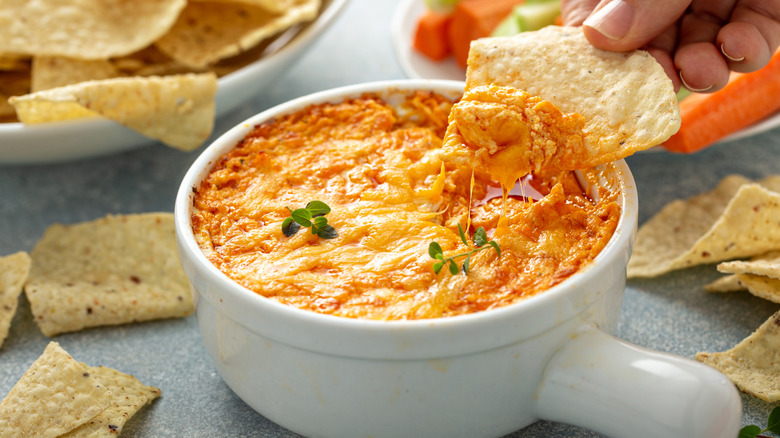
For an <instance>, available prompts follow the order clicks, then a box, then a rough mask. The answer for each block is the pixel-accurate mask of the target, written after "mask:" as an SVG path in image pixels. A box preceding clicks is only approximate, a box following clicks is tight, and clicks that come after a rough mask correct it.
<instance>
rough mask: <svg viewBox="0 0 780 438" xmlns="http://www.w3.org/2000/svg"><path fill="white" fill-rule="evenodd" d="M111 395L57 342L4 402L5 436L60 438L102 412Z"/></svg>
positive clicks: (0, 414)
mask: <svg viewBox="0 0 780 438" xmlns="http://www.w3.org/2000/svg"><path fill="white" fill-rule="evenodd" d="M110 396H111V393H110V392H109V391H108V389H106V387H105V386H103V384H101V383H100V382H99V381H98V380H97V379H96V378H95V377H94V376H93V375H91V374H90V373H89V372H88V371H87V370H86V369H85V368H84V367H83V366H82V365H81V364H80V363H78V362H76V360H74V359H73V358H72V357H70V355H69V354H68V353H67V352H65V350H63V349H62V348H61V347H60V346H59V344H57V343H56V342H50V343H49V345H48V346H47V347H46V350H45V351H44V352H43V354H42V355H41V356H40V357H39V358H38V359H37V360H36V361H35V362H33V364H32V365H31V366H30V368H29V369H28V370H27V372H25V373H24V375H23V376H22V378H21V379H20V380H19V381H18V382H17V383H16V385H14V387H13V388H11V391H10V392H9V393H8V395H6V397H5V399H3V401H2V402H0V431H3V432H4V433H3V436H9V437H11V436H14V437H25V436H27V437H33V436H34V437H40V438H48V437H52V438H53V437H58V436H60V435H62V434H63V433H66V432H68V431H70V430H73V429H74V428H76V427H78V426H80V425H82V424H84V423H86V422H87V421H89V420H90V419H92V418H94V417H95V416H96V415H98V414H99V413H100V412H102V411H103V410H104V409H106V407H107V406H108V403H109V398H110Z"/></svg>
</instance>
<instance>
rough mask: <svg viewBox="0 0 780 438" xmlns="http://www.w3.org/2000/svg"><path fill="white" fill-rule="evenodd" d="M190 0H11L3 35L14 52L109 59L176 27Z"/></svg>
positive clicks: (1, 23) (1, 21)
mask: <svg viewBox="0 0 780 438" xmlns="http://www.w3.org/2000/svg"><path fill="white" fill-rule="evenodd" d="M186 3H187V2H186V1H185V0H134V1H130V2H129V1H125V0H106V1H100V2H95V1H91V0H71V1H69V2H68V4H67V7H64V5H63V2H62V1H59V0H37V1H26V0H6V1H3V2H0V41H3V51H4V52H6V53H9V54H28V55H36V56H67V57H70V58H78V59H106V58H109V57H112V56H122V55H126V54H128V53H132V52H134V51H136V50H139V49H141V48H143V47H146V46H148V45H150V44H151V43H152V42H153V41H155V40H157V39H158V38H159V37H161V36H162V35H163V34H165V32H167V31H168V29H170V27H171V26H172V25H173V23H174V22H175V21H176V18H177V17H178V15H179V13H180V12H181V10H182V8H184V6H185V5H186Z"/></svg>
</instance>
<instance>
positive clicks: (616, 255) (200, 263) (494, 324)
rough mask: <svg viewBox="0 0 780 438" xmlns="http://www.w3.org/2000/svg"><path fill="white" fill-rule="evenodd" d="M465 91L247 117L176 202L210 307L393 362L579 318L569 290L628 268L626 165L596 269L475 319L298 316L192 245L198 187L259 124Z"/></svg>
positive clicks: (212, 151) (191, 175) (400, 83)
mask: <svg viewBox="0 0 780 438" xmlns="http://www.w3.org/2000/svg"><path fill="white" fill-rule="evenodd" d="M463 86H464V83H463V82H460V81H449V80H430V79H403V80H392V81H379V82H368V83H362V84H356V85H350V86H345V87H339V88H334V89H331V90H326V91H321V92H317V93H313V94H310V95H307V96H302V97H300V98H297V99H294V100H291V101H288V102H286V103H283V104H280V105H278V106H275V107H273V108H270V109H268V110H266V111H263V112H261V113H259V114H257V115H255V116H253V117H250V118H249V119H247V120H245V121H244V122H242V123H239V124H238V125H236V126H235V127H233V128H232V129H230V130H229V131H227V132H226V133H225V134H223V135H222V136H220V137H219V138H218V139H216V140H215V141H214V142H213V143H212V144H211V145H209V146H208V147H207V148H206V149H205V150H204V151H203V152H202V153H201V155H200V156H199V157H198V158H197V159H196V160H195V161H194V162H193V164H192V165H191V167H190V169H189V170H188V171H187V173H186V175H185V176H184V178H183V180H182V183H181V185H180V187H179V190H178V193H177V196H176V201H175V212H174V215H175V223H176V234H177V239H178V241H179V242H178V244H179V249H180V252H181V254H180V256H181V257H182V258H183V262H185V260H186V262H185V263H184V264H185V268H186V265H187V263H188V262H191V263H192V266H193V267H194V269H196V270H197V273H196V274H197V275H198V277H199V278H201V279H203V280H204V281H206V282H208V283H209V285H210V288H209V290H210V292H213V291H214V290H218V291H219V293H220V295H221V297H220V299H219V300H218V301H219V303H218V304H217V303H214V302H212V304H214V305H218V306H219V307H220V309H221V310H226V309H227V308H230V310H231V311H235V312H238V313H242V312H243V313H249V314H251V315H254V314H257V315H258V317H257V318H253V317H241V316H236V314H232V315H231V317H235V318H236V319H237V322H238V323H239V324H241V325H243V326H245V327H246V328H248V329H249V330H250V331H253V332H258V331H262V330H259V329H258V328H257V327H256V326H255V324H260V325H264V326H283V327H292V326H296V325H299V326H301V330H294V331H293V330H290V331H289V332H285V333H282V334H279V333H270V334H269V333H263V335H264V336H268V337H271V338H274V339H276V340H278V341H281V342H285V343H289V344H292V345H296V346H299V347H301V348H310V349H314V350H320V351H322V352H326V353H330V354H342V355H353V356H356V357H375V356H385V355H386V354H387V352H386V351H384V350H386V349H384V350H383V349H382V348H380V347H377V348H373V347H372V345H371V344H366V345H364V347H365V348H364V349H363V351H361V352H360V353H357V352H355V351H354V350H355V348H354V346H350V345H349V344H350V343H352V342H355V341H356V338H355V335H356V334H358V336H366V337H367V339H371V342H376V341H378V340H379V341H380V342H381V340H382V339H388V340H389V341H391V342H395V343H396V344H398V347H399V348H401V349H403V350H404V351H403V352H398V351H396V352H395V353H394V354H392V355H391V357H393V358H411V357H418V356H419V355H423V356H428V355H429V353H430V352H429V351H424V350H425V349H426V348H428V347H420V348H416V347H415V346H414V345H408V344H409V343H412V344H419V345H420V346H422V345H425V344H426V343H428V344H430V343H432V342H433V343H435V342H440V337H441V334H442V333H447V336H448V337H451V338H452V341H451V345H450V346H449V347H448V348H447V349H448V351H450V352H451V353H452V354H453V355H454V354H462V353H464V352H473V351H475V347H474V345H475V342H477V343H478V344H479V345H480V348H479V349H480V350H482V349H490V348H495V347H498V346H501V345H505V344H507V343H510V342H515V341H517V340H518V339H517V338H518V333H517V331H518V330H521V331H522V330H524V327H528V326H533V327H535V329H534V330H533V331H532V332H529V333H527V335H523V336H526V337H531V336H533V335H535V334H537V333H540V332H541V331H544V330H546V329H548V328H551V327H553V326H555V325H558V324H560V323H562V322H564V321H566V320H568V319H569V318H571V317H573V316H576V314H577V313H578V312H574V313H573V314H566V315H562V314H561V305H562V304H561V303H562V302H564V301H567V300H568V301H572V300H575V301H576V303H573V304H571V305H572V306H573V307H575V308H577V309H585V308H587V305H588V304H590V303H582V297H581V296H579V295H577V296H571V295H576V294H574V293H573V292H572V290H573V289H575V288H572V287H571V286H572V285H574V284H575V283H576V282H586V283H587V282H592V281H595V278H596V277H597V276H598V275H600V274H602V273H603V271H605V270H606V269H621V270H623V271H624V270H625V261H627V259H628V254H627V253H626V251H630V248H631V245H632V242H633V237H634V234H635V231H636V220H637V211H638V199H637V193H636V188H635V183H634V179H633V176H632V175H631V172H630V170H629V168H628V165H627V164H626V162H625V161H624V160H619V161H616V162H614V163H612V166H614V170H615V174H616V175H618V176H619V178H618V185H619V188H620V190H621V192H622V193H623V195H624V196H622V197H621V198H622V199H621V202H620V207H621V217H620V219H619V221H618V225H617V228H616V230H615V233H614V235H613V237H612V238H611V239H610V241H609V242H608V243H607V245H606V246H605V247H604V248H603V249H602V251H601V253H599V254H598V256H597V257H596V258H595V260H594V261H593V263H591V265H590V266H588V267H586V268H585V269H583V270H581V271H579V272H577V273H575V274H574V275H572V276H571V277H569V278H568V279H566V280H564V281H563V282H561V283H560V284H558V285H556V286H553V287H552V288H550V289H548V290H546V291H544V292H541V293H539V294H537V295H534V296H532V297H529V298H527V299H525V300H523V301H521V302H518V303H515V304H511V305H508V306H504V307H501V308H497V309H491V310H486V311H482V312H475V313H472V314H466V315H458V316H452V317H445V318H435V319H420V320H392V321H377V320H366V319H353V318H345V317H339V316H333V315H327V314H320V313H317V312H312V311H307V310H303V309H298V308H295V307H293V306H288V305H285V304H281V303H279V302H276V301H274V300H271V299H269V298H266V297H264V296H262V295H260V294H257V293H256V292H253V291H251V290H249V289H247V288H244V287H243V286H240V285H239V284H237V283H235V282H233V280H231V279H230V278H229V277H228V276H227V275H225V274H224V273H223V272H221V271H220V270H219V269H218V268H217V267H216V266H214V265H213V264H211V262H209V261H208V259H207V258H206V256H205V255H204V254H203V252H202V251H201V250H200V248H199V246H198V244H197V243H196V242H195V239H194V236H193V233H192V227H191V221H190V211H191V210H190V209H191V205H192V196H193V188H194V187H197V186H198V185H199V184H200V182H201V180H202V179H203V178H204V177H205V175H206V174H207V173H208V172H209V171H210V169H211V168H212V166H213V165H214V163H216V161H217V160H218V159H219V158H220V157H221V156H222V155H224V154H225V153H226V152H227V151H229V150H230V149H232V148H233V147H235V145H236V144H237V143H238V142H239V141H240V140H241V139H243V138H244V137H245V136H246V134H247V133H249V131H251V130H252V128H253V127H254V126H256V125H257V124H259V123H261V122H262V121H266V120H271V119H273V118H275V117H278V116H280V115H283V114H287V113H289V112H292V111H296V110H298V109H301V108H303V107H305V106H308V105H311V104H314V103H321V102H337V101H340V100H342V99H344V98H345V97H349V96H358V95H360V94H362V93H365V92H380V93H381V92H385V91H401V92H403V91H411V90H432V91H435V92H439V93H443V94H445V95H447V94H449V95H459V94H462V92H463ZM615 263H618V264H619V266H617V267H615V266H616V265H615ZM623 275H624V274H623ZM188 276H190V278H191V279H192V275H191V273H189V272H188ZM223 298H224V300H223ZM206 299H208V297H206ZM592 299H595V298H592ZM556 312H557V313H556ZM564 313H565V312H564ZM521 314H522V315H521ZM521 316H522V317H521ZM556 318H557V319H556ZM529 320H530V321H529ZM498 327H504V328H509V329H512V330H513V331H514V332H513V333H504V332H503V330H500V329H497V328H498ZM485 328H489V330H488V331H486V330H484V329H485ZM323 330H325V332H323ZM313 333H318V334H323V336H320V337H321V338H322V337H327V338H328V339H330V341H328V342H326V343H325V344H322V345H320V344H321V341H314V342H313V341H312V340H311V339H310V338H311V337H312V334H313ZM485 336H488V337H489V339H485ZM341 347H343V348H341ZM341 350H343V351H341ZM380 350H381V351H380Z"/></svg>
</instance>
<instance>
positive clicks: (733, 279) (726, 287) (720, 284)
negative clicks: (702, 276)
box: [704, 275, 745, 293]
mask: <svg viewBox="0 0 780 438" xmlns="http://www.w3.org/2000/svg"><path fill="white" fill-rule="evenodd" d="M704 290H706V291H707V292H721V293H725V292H737V291H741V290H745V286H743V285H742V284H741V283H740V282H739V280H738V279H737V276H736V275H726V276H724V277H721V278H719V279H717V280H715V281H713V282H712V283H709V284H705V285H704Z"/></svg>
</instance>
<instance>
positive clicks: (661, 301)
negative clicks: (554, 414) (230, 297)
mask: <svg viewBox="0 0 780 438" xmlns="http://www.w3.org/2000/svg"><path fill="white" fill-rule="evenodd" d="M395 6H396V4H395V2H394V1H392V0H382V1H377V0H374V1H370V2H369V1H365V0H353V1H352V2H351V3H350V4H349V5H348V7H347V9H346V10H345V11H344V13H343V14H342V15H341V16H340V17H339V19H338V20H337V22H336V23H335V25H334V26H333V28H331V29H329V30H328V31H327V33H326V34H325V35H324V36H323V38H321V39H320V40H319V41H318V42H317V43H316V44H315V45H314V46H313V47H312V49H311V50H310V51H309V52H308V53H307V54H306V55H305V56H303V57H302V58H301V59H300V60H299V62H298V63H297V64H296V65H295V66H294V67H293V68H292V69H291V70H290V71H289V72H288V73H287V74H285V75H284V76H283V77H280V78H279V80H278V81H277V83H276V84H275V85H274V86H273V87H270V88H269V89H267V90H257V91H258V95H257V97H255V98H253V99H252V100H251V101H250V103H248V104H246V105H243V106H242V107H240V108H239V109H237V110H236V111H234V112H233V113H231V114H228V115H226V116H224V117H223V118H221V119H220V120H219V121H218V123H217V127H216V132H215V134H214V135H215V136H216V135H218V134H219V133H221V132H224V131H225V130H226V129H227V128H229V127H230V126H232V125H234V124H236V123H238V122H240V121H241V120H244V119H245V118H247V117H249V116H250V115H252V114H254V113H257V112H259V111H261V110H263V109H266V108H269V107H271V106H273V105H275V104H278V103H281V102H284V101H286V100H289V99H290V98H294V97H298V96H301V95H304V94H308V93H311V92H314V91H319V90H323V89H327V88H332V87H336V86H341V85H348V84H353V83H358V82H366V81H374V80H384V79H398V78H402V77H404V75H403V73H402V72H401V70H400V68H399V66H398V64H397V63H396V61H395V58H394V55H393V50H392V45H391V41H390V21H391V17H392V14H393V11H394V9H395ZM0 141H1V140H0ZM2 147H8V145H2ZM14 147H24V145H15V146H14ZM197 154H198V151H195V152H191V153H183V152H179V151H175V150H172V149H169V148H166V147H163V146H161V145H152V146H148V147H143V148H140V149H137V150H134V151H131V152H127V153H122V154H118V155H113V156H108V157H100V158H95V159H87V160H81V161H78V162H71V163H60V164H51V165H27V166H4V167H3V166H0V255H5V254H10V253H12V252H16V251H20V250H25V251H29V250H31V249H32V247H33V245H34V244H35V242H36V241H37V240H38V239H39V238H40V236H41V235H42V233H43V231H44V229H45V228H46V227H47V226H48V225H50V224H51V223H53V222H64V223H72V222H77V221H83V220H89V219H93V218H96V217H100V216H103V215H105V214H107V213H132V212H147V211H172V209H173V200H174V196H175V193H176V190H177V188H178V182H179V180H180V178H181V177H182V176H183V175H184V172H185V171H186V169H187V168H188V166H189V165H190V163H191V162H192V161H193V160H194V159H195V157H196V156H197ZM778 157H780V130H775V131H771V132H768V133H764V134H761V135H758V136H754V137H751V138H749V139H745V140H742V141H739V142H734V143H724V144H720V145H717V146H714V147H712V148H709V149H707V150H705V151H703V152H701V153H698V154H696V155H693V156H679V155H672V154H668V153H665V152H658V153H653V152H651V153H643V154H640V155H636V156H634V157H630V158H629V159H628V162H629V165H630V167H631V169H632V171H633V173H634V177H635V178H636V181H637V187H638V190H639V198H640V217H639V220H640V223H642V222H644V221H645V220H647V219H648V218H649V217H650V216H651V215H652V214H653V213H655V212H657V211H658V210H659V209H660V208H661V207H662V206H663V205H664V204H665V203H666V202H668V201H670V200H671V199H674V198H679V197H687V196H691V195H693V194H697V193H700V192H702V191H705V190H709V189H710V188H712V187H713V186H714V185H715V184H716V183H717V182H718V181H719V180H720V179H721V178H722V177H723V176H725V175H727V174H729V173H740V174H743V175H745V176H748V177H761V176H764V175H768V174H772V173H780V159H779V158H778ZM717 276H718V274H717V272H716V271H715V268H714V266H701V267H696V268H692V269H687V270H683V271H679V272H675V273H671V274H669V275H665V276H663V277H660V278H656V279H649V280H641V281H630V282H629V284H628V287H627V290H626V294H625V300H624V304H623V313H622V316H621V318H620V322H619V326H618V331H617V335H618V336H619V337H621V338H623V339H626V340H628V341H630V342H632V343H635V344H637V345H641V346H645V347H649V348H652V349H656V350H661V351H666V352H671V353H674V354H678V355H681V356H684V357H688V358H691V357H693V355H694V354H695V353H696V352H697V351H721V350H724V349H728V348H730V347H731V346H733V345H734V344H736V343H737V342H739V341H740V340H741V339H743V338H744V337H745V336H747V335H748V334H750V333H751V332H752V331H753V330H754V329H755V328H757V327H758V326H759V325H760V324H761V323H762V322H763V321H764V320H766V318H768V317H769V315H771V314H772V313H773V312H774V311H776V310H777V309H778V306H777V305H775V304H772V303H769V302H766V301H763V300H760V299H758V298H754V297H753V296H751V295H749V294H742V293H736V294H711V295H710V294H707V293H705V292H704V291H703V289H702V285H704V284H705V283H707V282H709V281H711V280H713V279H714V278H716V277H717ZM56 340H57V341H58V342H59V343H60V344H61V345H62V346H63V347H64V348H65V349H66V350H67V351H68V352H70V353H71V354H72V355H73V356H74V357H75V358H77V359H78V360H80V361H83V362H86V363H89V364H92V365H98V364H100V365H106V366H110V367H114V368H117V369H120V370H122V371H125V372H128V373H132V374H134V375H135V376H137V377H138V378H139V379H141V380H142V381H143V382H145V383H147V384H150V385H155V386H158V387H160V388H161V389H162V392H163V395H162V398H161V399H159V400H157V401H155V402H154V404H152V405H151V406H149V407H147V408H145V409H143V410H142V411H141V412H140V413H139V414H137V415H136V416H135V417H134V418H133V419H132V420H131V421H130V422H129V423H128V424H127V426H126V428H125V431H124V433H123V436H128V437H133V436H136V437H179V436H187V437H226V436H230V437H279V438H282V437H284V438H291V437H297V436H298V435H296V434H294V433H292V432H289V431H286V430H284V429H282V428H280V427H279V426H276V425H275V424H273V423H271V422H270V421H268V420H266V419H265V418H263V417H262V416H260V415H258V414H257V413H255V412H254V411H252V410H251V409H250V408H249V407H248V406H247V405H245V404H244V403H243V402H242V401H241V400H239V399H238V398H237V397H236V396H235V395H233V393H232V392H231V390H230V389H229V388H228V387H227V386H226V385H225V384H224V383H223V382H222V380H221V379H220V377H219V376H218V375H217V373H216V370H215V368H214V366H213V365H212V363H211V361H210V359H209V358H208V356H207V354H206V351H205V348H204V346H203V344H202V342H201V340H200V337H199V334H198V330H197V325H196V322H195V320H194V318H193V317H190V318H186V319H181V320H168V321H158V322H150V323H144V324H137V325H127V326H120V327H110V328H99V329H92V330H86V331H83V332H78V333H72V334H65V335H61V336H58V337H56ZM47 342H48V339H46V338H45V337H44V336H43V335H42V334H41V333H40V331H39V330H38V328H37V327H36V326H35V324H34V323H33V321H32V318H31V315H30V309H29V304H28V303H27V301H26V300H25V299H24V298H21V299H20V308H19V311H18V313H17V315H16V316H15V318H14V320H13V323H12V327H11V332H10V334H9V336H8V339H7V340H6V342H5V344H4V345H3V347H2V349H1V350H0V394H5V393H7V392H8V390H9V389H10V388H11V387H12V386H13V384H14V383H15V382H16V381H17V380H18V379H19V377H20V376H21V375H22V374H23V373H24V371H25V370H26V369H27V367H28V366H29V365H30V364H31V363H32V362H33V361H34V360H35V359H36V358H37V357H38V356H39V355H40V354H41V352H42V351H43V349H44V347H45V345H46V343H47ZM637 396H640V397H641V395H637ZM742 401H743V406H744V408H743V412H744V413H743V422H744V423H746V424H747V423H761V422H763V421H764V420H765V419H766V416H767V414H768V413H769V411H770V410H771V409H772V407H773V405H771V404H767V403H765V402H762V401H760V400H757V399H754V398H752V397H750V396H746V395H743V396H742ZM509 436H510V437H545V438H548V437H596V436H598V435H597V434H594V433H591V432H588V431H585V430H582V429H579V428H573V427H570V426H566V425H563V424H555V423H549V422H538V423H536V424H533V425H531V426H529V427H527V428H525V429H523V430H520V431H517V432H515V433H513V434H511V435H509Z"/></svg>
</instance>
